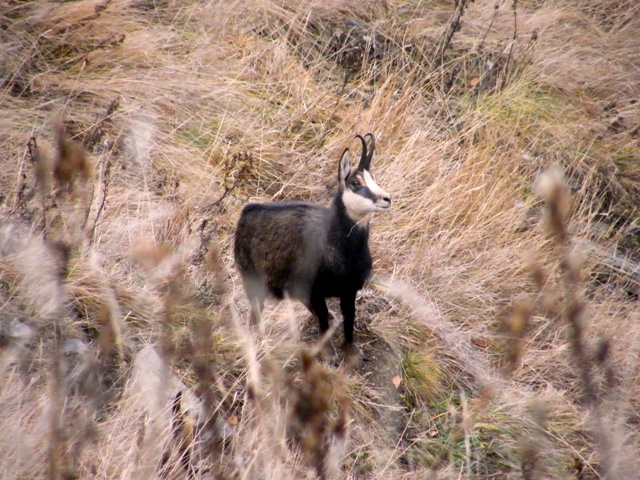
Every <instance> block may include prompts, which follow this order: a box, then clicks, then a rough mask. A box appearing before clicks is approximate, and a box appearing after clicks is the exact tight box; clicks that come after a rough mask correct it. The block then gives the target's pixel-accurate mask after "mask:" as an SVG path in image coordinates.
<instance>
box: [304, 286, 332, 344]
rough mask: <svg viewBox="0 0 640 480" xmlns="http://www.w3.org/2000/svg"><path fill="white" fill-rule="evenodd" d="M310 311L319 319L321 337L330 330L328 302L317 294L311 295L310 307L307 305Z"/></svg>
mask: <svg viewBox="0 0 640 480" xmlns="http://www.w3.org/2000/svg"><path fill="white" fill-rule="evenodd" d="M307 308H308V309H309V311H310V312H311V313H312V314H313V315H314V316H315V317H317V318H318V323H319V334H320V337H322V335H324V334H325V332H326V331H327V330H329V309H328V308H327V302H326V301H325V299H324V297H323V296H322V295H318V294H317V293H315V292H312V293H311V299H310V303H309V305H307Z"/></svg>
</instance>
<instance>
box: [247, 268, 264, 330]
mask: <svg viewBox="0 0 640 480" xmlns="http://www.w3.org/2000/svg"><path fill="white" fill-rule="evenodd" d="M242 283H243V284H244V291H245V292H246V294H247V298H248V299H249V304H250V305H251V325H252V326H253V327H257V326H258V325H260V317H261V316H262V310H263V309H264V300H265V298H266V296H267V292H266V290H265V286H264V284H263V283H262V282H261V281H260V279H259V278H257V276H254V275H246V276H243V277H242Z"/></svg>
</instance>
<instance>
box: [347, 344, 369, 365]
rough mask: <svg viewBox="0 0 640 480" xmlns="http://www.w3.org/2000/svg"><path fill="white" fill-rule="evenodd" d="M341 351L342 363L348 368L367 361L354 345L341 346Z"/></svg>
mask: <svg viewBox="0 0 640 480" xmlns="http://www.w3.org/2000/svg"><path fill="white" fill-rule="evenodd" d="M342 351H343V352H344V363H345V365H346V366H348V367H356V366H358V365H359V364H360V363H361V362H363V361H364V362H366V361H368V360H369V359H368V358H366V357H365V356H364V355H363V354H362V350H360V349H359V348H358V347H356V345H355V344H354V343H344V344H342Z"/></svg>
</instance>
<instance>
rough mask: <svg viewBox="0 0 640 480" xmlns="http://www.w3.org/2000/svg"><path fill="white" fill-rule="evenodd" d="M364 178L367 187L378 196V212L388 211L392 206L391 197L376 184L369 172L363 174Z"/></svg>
mask: <svg viewBox="0 0 640 480" xmlns="http://www.w3.org/2000/svg"><path fill="white" fill-rule="evenodd" d="M362 176H363V177H364V181H365V184H366V185H367V187H369V190H371V193H373V194H374V195H375V196H376V206H377V207H378V209H377V210H386V209H388V208H389V207H390V206H391V201H390V200H391V195H389V194H388V193H387V192H385V191H384V190H382V189H381V188H380V187H379V186H378V184H377V183H376V182H375V180H374V179H373V177H372V176H371V174H370V173H369V172H368V171H367V170H365V171H364V172H362ZM384 199H389V200H384Z"/></svg>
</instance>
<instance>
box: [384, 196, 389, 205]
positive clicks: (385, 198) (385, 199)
mask: <svg viewBox="0 0 640 480" xmlns="http://www.w3.org/2000/svg"><path fill="white" fill-rule="evenodd" d="M382 200H384V201H385V202H387V203H388V204H389V205H391V197H382Z"/></svg>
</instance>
